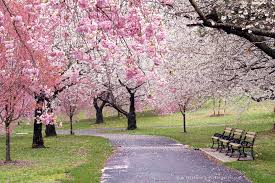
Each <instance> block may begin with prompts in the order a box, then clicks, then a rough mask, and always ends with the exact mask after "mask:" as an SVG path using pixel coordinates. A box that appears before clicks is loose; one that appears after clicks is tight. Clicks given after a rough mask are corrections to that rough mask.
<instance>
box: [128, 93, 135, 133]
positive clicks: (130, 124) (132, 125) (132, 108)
mask: <svg viewBox="0 0 275 183" xmlns="http://www.w3.org/2000/svg"><path fill="white" fill-rule="evenodd" d="M127 118H128V127H127V130H135V129H136V128H137V121H136V109H135V94H134V93H130V110H129V113H128V115H127Z"/></svg>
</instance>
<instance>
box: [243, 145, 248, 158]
mask: <svg viewBox="0 0 275 183" xmlns="http://www.w3.org/2000/svg"><path fill="white" fill-rule="evenodd" d="M243 155H244V157H247V154H246V152H245V151H244V147H243Z"/></svg>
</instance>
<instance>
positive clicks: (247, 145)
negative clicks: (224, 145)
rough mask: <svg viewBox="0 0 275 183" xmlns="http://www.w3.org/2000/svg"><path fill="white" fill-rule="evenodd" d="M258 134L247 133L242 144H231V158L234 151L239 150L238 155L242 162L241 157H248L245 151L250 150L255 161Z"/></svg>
mask: <svg viewBox="0 0 275 183" xmlns="http://www.w3.org/2000/svg"><path fill="white" fill-rule="evenodd" d="M256 135H257V133H256V132H246V134H245V136H244V139H243V140H241V141H240V142H233V141H232V142H230V143H229V150H230V152H231V155H230V157H232V156H233V153H234V151H236V150H238V152H239V155H238V160H240V158H241V156H242V155H243V156H244V157H246V156H247V152H246V151H245V150H246V149H250V155H251V157H252V159H253V160H254V159H255V157H254V151H253V147H254V142H255V139H256Z"/></svg>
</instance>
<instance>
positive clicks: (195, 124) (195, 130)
mask: <svg viewBox="0 0 275 183" xmlns="http://www.w3.org/2000/svg"><path fill="white" fill-rule="evenodd" d="M238 105H239V104H230V107H229V108H228V110H227V112H226V115H225V116H223V117H210V115H211V114H212V109H211V104H207V107H205V108H203V109H201V110H199V111H196V112H189V113H188V114H187V133H183V132H182V131H183V130H182V128H181V126H182V116H181V114H180V113H176V114H171V115H164V116H156V115H155V114H154V113H152V112H147V113H139V114H138V117H137V126H138V129H137V130H135V131H126V130H118V131H107V132H108V133H130V134H149V135H158V136H166V137H169V138H173V139H175V140H177V141H179V142H180V143H183V144H188V145H190V146H191V147H196V148H202V147H209V146H210V145H211V138H210V137H211V136H212V134H214V133H215V132H222V131H223V129H224V127H225V126H230V127H234V128H241V129H244V130H246V131H256V132H258V136H257V139H256V146H255V150H256V153H257V154H256V160H255V161H240V162H234V163H226V164H225V165H226V166H229V167H232V168H235V169H237V170H240V171H241V172H243V173H244V174H245V175H246V176H247V177H248V178H249V179H250V180H252V181H253V182H255V183H263V182H265V183H274V182H275V134H274V133H271V131H270V129H271V128H272V125H273V123H274V114H272V111H273V107H274V103H272V102H263V103H252V105H251V106H250V107H249V110H246V111H243V112H240V111H242V107H239V106H238ZM243 106H245V104H244V105H243ZM126 127H127V119H126V118H118V117H106V118H105V123H104V124H95V120H94V119H80V120H79V122H78V123H75V124H74V129H95V128H100V129H102V128H103V129H104V128H106V129H108V128H122V129H126ZM68 128H69V125H68V124H66V123H65V124H64V127H63V128H62V129H68ZM28 130H29V131H31V130H30V127H28V126H25V125H21V126H20V127H19V128H17V131H18V132H19V131H28ZM84 169H85V168H84Z"/></svg>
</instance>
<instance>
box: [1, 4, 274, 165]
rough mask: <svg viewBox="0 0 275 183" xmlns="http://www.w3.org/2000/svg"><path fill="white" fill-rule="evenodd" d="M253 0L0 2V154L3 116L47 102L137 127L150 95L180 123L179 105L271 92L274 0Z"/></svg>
mask: <svg viewBox="0 0 275 183" xmlns="http://www.w3.org/2000/svg"><path fill="white" fill-rule="evenodd" d="M255 2H256V3H254V1H253V2H252V0H243V1H230V2H229V1H222V0H221V1H212V0H208V1H199V0H198V1H194V0H189V1H188V0H185V1H177V0H176V1H174V2H172V1H156V2H152V1H142V2H141V1H122V2H120V1H113V0H108V1H97V2H91V1H88V0H77V1H76V0H66V1H55V0H46V1H42V2H40V1H36V0H22V1H8V0H1V1H0V34H1V35H0V36H1V37H0V38H1V39H0V43H1V55H0V56H1V60H0V68H1V71H0V76H1V80H0V120H1V124H4V126H5V130H6V139H7V143H6V161H10V160H11V158H10V132H11V130H10V124H11V123H12V122H13V121H16V120H17V119H19V118H20V117H22V116H24V115H27V114H30V113H31V110H33V109H34V108H36V109H35V115H36V117H38V116H39V115H38V113H37V111H38V110H40V109H41V106H45V105H46V106H47V108H53V109H56V108H57V107H59V106H63V109H64V111H65V112H66V113H67V114H68V115H69V117H70V121H71V123H72V118H73V115H74V114H75V112H76V111H77V109H78V108H81V107H83V106H94V107H95V109H96V112H97V114H96V121H97V122H98V123H101V122H103V115H102V114H103V113H102V110H103V108H104V107H105V106H110V107H113V108H114V109H116V110H117V111H118V112H119V113H121V114H123V115H125V116H126V117H127V119H128V127H127V129H128V130H134V129H136V128H137V125H136V108H142V107H143V106H147V105H148V103H150V104H153V105H152V107H154V108H156V109H157V111H159V112H161V113H165V112H174V111H181V112H182V114H183V120H184V124H185V119H186V118H185V115H186V111H187V110H193V109H196V108H198V107H199V106H200V105H201V104H202V103H203V101H204V100H205V99H207V98H208V97H210V96H219V97H223V96H227V95H228V93H231V94H232V93H233V94H236V93H239V92H246V93H247V94H248V95H250V96H251V98H253V99H254V100H257V101H261V100H264V99H274V91H275V90H274V83H273V79H272V78H274V73H275V72H274V45H273V43H274V26H272V25H274V15H273V13H272V10H271V9H270V7H272V2H271V4H270V2H269V1H258V0H255ZM205 7H206V8H205ZM228 10H230V11H228ZM165 38H166V40H165ZM240 48H241V49H240ZM41 125H42V124H40V123H37V122H36V120H35V122H34V138H33V147H35V148H39V147H44V143H43V138H42V128H41ZM184 127H185V125H184ZM46 128H47V129H46V131H47V133H48V135H54V134H55V128H54V127H53V126H47V127H46ZM184 130H185V131H186V128H184ZM71 133H72V130H71Z"/></svg>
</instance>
